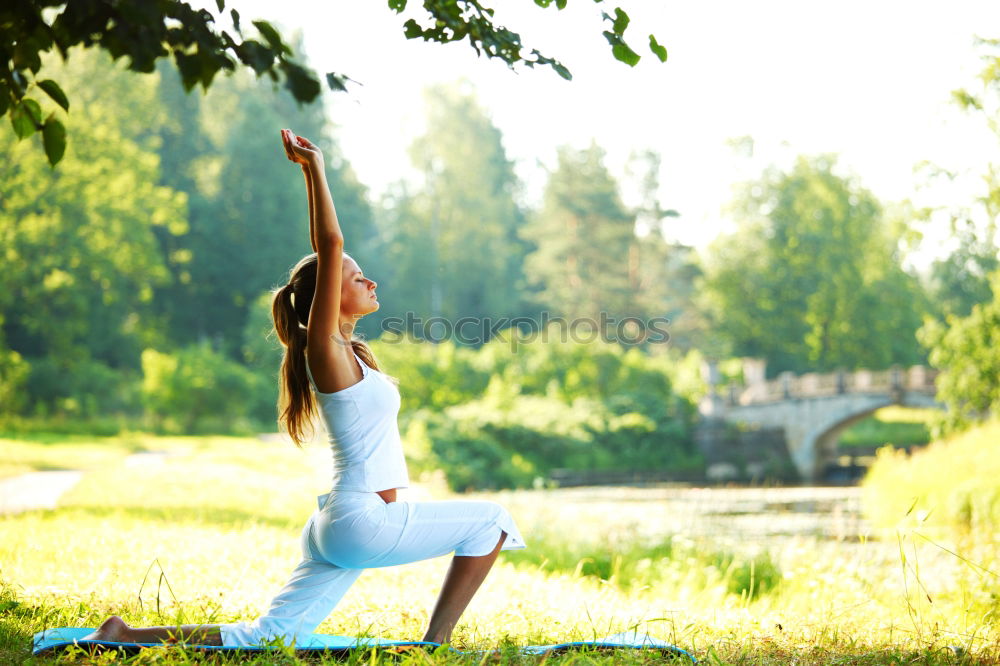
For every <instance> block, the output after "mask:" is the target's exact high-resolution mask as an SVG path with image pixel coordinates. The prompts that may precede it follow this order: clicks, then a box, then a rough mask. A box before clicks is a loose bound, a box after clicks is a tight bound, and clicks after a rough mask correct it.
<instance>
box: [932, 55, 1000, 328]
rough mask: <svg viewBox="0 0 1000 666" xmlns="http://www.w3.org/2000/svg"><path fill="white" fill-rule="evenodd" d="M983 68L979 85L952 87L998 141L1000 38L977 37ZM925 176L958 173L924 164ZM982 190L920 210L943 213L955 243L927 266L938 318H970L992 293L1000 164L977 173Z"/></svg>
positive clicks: (951, 177)
mask: <svg viewBox="0 0 1000 666" xmlns="http://www.w3.org/2000/svg"><path fill="white" fill-rule="evenodd" d="M978 43H979V45H980V46H981V47H982V48H983V50H984V51H985V53H984V56H983V59H984V60H985V61H986V66H985V67H984V68H983V70H982V71H981V72H980V73H979V81H980V83H981V86H980V88H979V89H978V90H974V91H971V90H969V89H968V88H962V89H959V90H955V91H953V93H952V94H953V98H954V101H955V102H956V103H957V104H958V105H959V106H960V107H962V108H963V109H965V110H966V111H967V112H969V113H970V114H974V115H977V116H979V117H980V118H981V119H982V121H983V123H984V124H985V125H986V127H987V128H988V129H989V130H990V131H991V132H992V133H993V136H994V138H995V139H1000V39H979V40H978ZM921 166H922V167H924V168H925V170H926V171H927V172H928V173H929V180H938V181H940V180H942V179H947V180H955V179H956V177H958V174H957V173H955V172H953V171H950V170H948V169H944V168H940V167H936V166H932V165H930V164H927V163H924V164H922V165H921ZM980 178H981V182H982V183H983V184H984V185H985V188H984V191H983V192H982V194H981V195H980V196H978V197H975V198H974V199H973V200H972V201H962V202H960V203H958V204H955V203H953V202H952V203H951V204H950V205H946V206H937V207H931V208H928V209H925V210H923V211H921V215H920V217H921V218H922V220H923V221H925V222H926V221H930V220H932V218H934V217H935V216H939V217H946V218H947V219H948V223H949V225H950V230H951V236H952V237H954V238H957V239H958V247H957V248H955V249H954V250H953V251H952V252H951V254H949V255H948V256H947V257H945V258H943V259H938V260H935V261H934V262H933V264H932V265H931V273H930V279H929V289H930V291H931V294H932V300H933V303H934V305H935V308H936V309H937V316H938V318H939V319H942V320H943V319H944V318H946V317H947V316H948V315H950V314H951V315H956V316H958V317H965V316H968V315H969V314H970V313H971V312H972V307H973V306H974V305H975V304H977V303H987V302H988V301H989V300H990V299H991V297H992V293H991V288H990V280H989V274H990V273H992V272H993V271H995V270H996V269H997V268H1000V260H998V254H1000V247H998V246H997V216H998V215H1000V168H998V167H997V165H995V164H991V165H989V166H988V167H987V170H986V173H984V174H981V176H980Z"/></svg>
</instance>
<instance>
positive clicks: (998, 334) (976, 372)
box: [919, 271, 1000, 437]
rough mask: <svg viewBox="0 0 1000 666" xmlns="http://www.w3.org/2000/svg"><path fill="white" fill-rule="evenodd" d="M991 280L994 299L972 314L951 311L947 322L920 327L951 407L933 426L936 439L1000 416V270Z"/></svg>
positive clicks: (939, 386)
mask: <svg viewBox="0 0 1000 666" xmlns="http://www.w3.org/2000/svg"><path fill="white" fill-rule="evenodd" d="M990 284H991V287H992V291H993V294H994V295H993V299H992V300H991V301H989V302H987V303H980V304H977V305H974V306H973V307H972V312H971V313H970V314H969V316H967V317H962V318H959V317H956V316H954V315H949V316H948V320H947V322H946V325H945V324H942V323H941V322H940V321H937V320H935V319H928V320H927V322H926V323H925V325H924V327H923V328H921V329H920V331H919V337H920V341H921V342H922V343H923V344H924V345H925V346H926V347H927V348H928V349H930V362H931V365H933V366H934V367H936V368H939V369H940V370H941V374H940V375H938V378H937V380H936V386H937V398H938V400H940V401H942V402H944V403H945V404H946V405H947V409H946V410H945V411H944V412H943V413H942V414H941V416H940V418H939V420H938V421H936V422H935V423H934V425H933V434H934V436H935V437H939V436H941V435H948V434H951V433H954V432H956V431H959V430H962V429H964V428H968V427H969V426H970V425H972V424H975V423H976V422H979V421H983V420H985V419H988V418H990V417H992V416H996V415H997V414H1000V383H998V382H997V377H1000V271H995V272H994V273H993V274H992V275H991V276H990Z"/></svg>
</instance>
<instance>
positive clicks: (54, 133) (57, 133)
mask: <svg viewBox="0 0 1000 666" xmlns="http://www.w3.org/2000/svg"><path fill="white" fill-rule="evenodd" d="M42 142H43V143H44V144H45V155H46V157H48V158H49V164H51V165H52V166H55V165H56V164H58V162H59V160H61V159H62V157H63V154H64V153H65V152H66V128H65V127H63V124H62V123H61V122H59V121H58V120H56V119H55V117H54V116H49V117H48V119H47V120H46V121H45V127H43V128H42Z"/></svg>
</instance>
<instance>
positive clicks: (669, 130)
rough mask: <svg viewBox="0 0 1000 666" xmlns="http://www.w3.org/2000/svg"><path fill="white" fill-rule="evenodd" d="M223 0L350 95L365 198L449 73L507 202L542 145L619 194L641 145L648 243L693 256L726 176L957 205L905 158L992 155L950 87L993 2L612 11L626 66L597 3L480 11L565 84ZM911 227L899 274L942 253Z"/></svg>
mask: <svg viewBox="0 0 1000 666" xmlns="http://www.w3.org/2000/svg"><path fill="white" fill-rule="evenodd" d="M212 4H214V3H212ZM228 4H230V5H231V6H236V7H238V8H239V10H240V12H241V14H242V15H243V20H244V22H246V21H247V19H249V18H254V17H258V18H267V19H269V20H272V21H273V22H274V23H275V24H276V25H279V26H280V27H281V28H282V29H284V30H286V31H289V32H293V31H301V32H302V34H303V37H304V40H305V48H306V52H307V55H308V58H309V60H310V63H311V64H312V65H313V66H314V67H315V68H316V69H317V70H319V71H320V72H326V71H336V72H340V73H344V74H347V75H348V76H350V77H351V78H353V79H355V80H357V81H359V82H361V83H362V84H363V85H361V86H352V88H351V91H350V92H349V93H347V94H344V93H337V94H332V93H331V94H329V102H330V109H331V115H332V117H331V120H332V122H333V123H334V124H335V126H336V136H337V138H338V140H339V142H340V145H341V146H342V148H343V150H344V153H345V156H346V157H347V159H348V160H349V161H350V163H351V164H352V166H353V167H354V169H355V170H356V172H357V173H358V175H359V177H360V179H361V181H362V182H363V183H365V184H366V185H367V186H368V187H369V188H370V190H371V193H372V196H373V198H377V197H378V196H379V195H380V194H381V193H383V192H384V191H385V190H386V188H387V186H389V185H390V184H391V183H393V182H394V181H398V180H400V179H408V180H415V179H416V178H417V174H416V173H414V172H413V171H412V168H411V166H410V163H409V157H408V153H407V150H408V147H409V145H410V143H411V142H412V141H413V139H414V138H415V137H416V136H418V135H419V134H420V133H421V132H422V130H423V123H424V99H423V90H424V89H425V88H426V87H427V86H429V85H432V84H436V83H451V82H456V81H458V80H460V79H463V78H464V79H467V80H469V81H471V82H472V83H471V85H472V86H473V87H474V88H475V90H476V93H477V96H478V98H479V100H480V102H481V104H482V105H483V106H484V107H485V108H486V109H487V110H488V112H489V113H490V115H491V117H492V119H493V122H494V123H495V124H496V125H497V126H498V127H499V128H500V130H501V131H502V132H503V137H504V144H505V148H506V150H507V153H508V156H509V157H510V158H512V159H513V160H514V161H515V164H516V169H517V172H518V174H519V176H520V177H521V178H522V179H523V181H524V183H525V203H527V204H529V205H534V204H536V203H537V202H538V200H539V199H540V195H541V192H542V188H543V187H544V183H545V178H546V171H545V169H546V168H551V167H553V166H554V165H555V156H556V148H557V146H560V145H564V144H568V145H571V146H575V147H581V148H582V147H585V146H587V145H589V144H590V142H591V141H596V142H597V143H598V144H599V145H600V146H602V147H603V148H604V149H605V150H606V151H607V153H608V159H607V164H608V166H609V168H610V169H611V170H612V173H614V174H615V175H616V176H617V177H618V178H619V179H620V180H622V181H623V194H624V196H625V197H626V200H628V198H629V197H630V196H632V195H631V192H632V191H633V189H632V188H630V187H629V183H628V180H627V177H626V173H625V164H626V161H627V158H628V156H629V154H630V153H631V152H632V151H636V150H644V149H654V150H656V151H658V152H659V153H660V154H661V155H662V157H663V165H662V169H661V174H660V176H661V178H660V180H661V202H662V204H663V205H665V206H666V207H670V208H675V209H677V210H678V211H679V212H680V213H681V216H680V217H679V218H670V219H669V220H668V226H667V227H666V230H665V232H666V235H667V237H668V238H669V239H670V240H676V241H679V242H683V243H687V244H692V245H696V246H698V247H699V248H704V247H705V246H706V244H707V243H708V242H709V241H710V240H711V239H712V238H713V237H715V236H716V235H717V234H718V233H720V231H724V230H726V229H729V228H731V226H732V221H731V220H728V218H727V215H726V213H725V210H724V207H725V205H726V204H727V203H728V202H729V201H730V200H731V198H732V184H733V183H735V182H739V181H742V180H746V179H749V178H753V177H756V176H757V175H759V174H760V172H761V170H762V169H763V168H764V167H765V166H767V165H768V164H771V163H775V164H779V165H785V164H788V163H789V162H790V160H792V159H794V157H795V156H796V155H799V154H816V153H820V152H833V153H837V154H838V155H839V156H840V159H839V162H838V164H839V166H840V168H841V171H842V172H843V173H845V174H847V173H849V174H853V175H855V176H856V177H857V178H858V179H859V181H860V182H861V184H862V185H863V186H865V187H867V188H869V189H870V190H872V191H873V192H874V193H875V195H876V196H877V197H878V198H879V199H880V200H881V201H883V202H886V203H889V202H893V201H898V200H902V199H905V198H907V197H910V198H915V197H917V200H918V202H921V203H931V202H937V203H943V201H941V198H942V197H956V196H958V197H965V198H968V197H971V196H973V195H974V194H975V190H974V189H972V188H973V187H974V186H975V184H976V183H975V181H976V179H975V178H974V177H973V178H969V179H968V182H969V183H970V185H968V186H961V185H960V186H951V187H950V188H949V189H948V190H938V191H937V193H933V192H925V193H924V194H922V195H918V194H917V187H918V185H919V184H920V183H921V182H923V181H924V178H922V177H920V176H917V175H915V174H914V171H913V167H914V165H915V164H917V163H918V162H921V161H922V160H930V161H931V162H933V163H936V164H939V165H941V166H943V167H946V168H949V169H952V170H968V171H969V173H971V174H976V173H981V172H982V171H983V170H984V168H985V165H986V164H987V162H988V161H989V160H990V159H991V158H992V156H993V155H994V154H995V153H996V149H997V143H996V141H995V139H993V138H992V137H991V136H990V135H989V134H988V132H987V131H986V130H985V127H984V124H983V122H982V121H981V119H978V118H975V117H972V116H968V115H967V114H965V113H964V112H962V111H961V110H959V109H958V108H957V107H956V106H955V105H954V104H953V103H952V102H951V91H952V90H953V89H955V88H958V87H961V86H974V85H975V84H976V75H977V74H978V72H979V71H980V69H981V68H982V60H981V54H982V53H984V52H983V51H982V50H981V49H979V50H977V48H976V47H975V45H974V37H975V36H977V35H978V36H982V37H994V36H1000V3H997V2H990V3H988V2H950V3H947V5H943V4H941V3H939V2H923V1H918V2H914V1H912V0H910V1H907V2H901V1H897V0H892V1H889V0H878V1H877V2H871V1H870V0H869V1H868V2H858V1H854V0H850V1H845V0H841V1H838V2H826V3H818V2H802V1H801V0H799V1H777V0H768V1H756V2H660V1H655V2H654V1H647V2H620V3H617V5H620V6H622V7H623V8H624V9H626V11H628V13H629V15H630V16H631V18H632V24H631V26H630V27H629V29H628V31H627V32H626V38H629V41H630V43H631V44H632V45H633V47H634V48H635V49H636V50H637V51H638V52H639V53H640V54H642V56H643V58H642V61H641V62H640V63H639V64H638V65H637V66H636V67H635V68H629V67H628V66H626V65H624V64H622V63H620V62H618V61H616V60H614V59H613V58H612V56H611V52H610V48H609V47H608V45H607V43H606V41H605V40H604V37H603V36H602V35H601V31H602V30H603V29H605V26H603V25H602V23H601V19H600V12H601V10H602V9H605V10H607V11H609V12H611V11H612V10H613V8H614V7H615V6H616V4H614V3H610V4H609V5H608V6H607V7H605V6H604V5H595V4H594V3H593V2H585V1H584V0H575V1H574V2H570V3H569V5H570V6H569V7H567V9H565V10H562V11H557V10H556V9H555V7H554V6H552V7H550V8H548V9H542V8H539V7H537V6H535V4H534V3H533V2H531V1H530V0H505V1H504V2H495V3H493V6H494V8H495V9H496V19H497V22H498V23H500V24H504V25H507V26H508V27H509V28H511V29H513V30H515V31H518V32H520V33H521V36H522V41H523V43H524V44H525V46H527V47H528V48H529V49H530V48H538V49H539V50H541V51H542V52H543V53H545V54H546V55H549V56H552V57H556V58H557V59H559V60H561V61H562V62H563V63H564V64H565V65H566V66H568V67H569V68H570V70H572V72H573V75H574V78H573V80H572V81H570V82H567V81H564V80H562V79H561V78H560V77H559V76H557V75H556V74H555V73H554V72H552V71H551V70H550V69H548V68H536V69H534V70H532V69H526V68H519V70H518V71H517V72H514V71H511V70H510V69H509V68H508V67H507V66H506V65H505V64H503V63H502V62H500V61H498V60H487V59H485V58H477V57H476V55H475V53H474V52H473V51H472V49H471V48H470V47H469V46H468V45H467V43H455V44H448V45H439V44H426V43H423V42H420V41H416V40H407V39H405V38H404V37H403V34H402V24H403V22H404V21H405V20H406V18H408V17H409V16H415V17H418V20H419V17H420V16H421V13H422V9H421V8H420V6H419V4H420V3H414V2H411V3H410V4H411V7H410V8H408V9H407V11H406V12H405V13H404V14H403V15H396V14H394V13H393V12H392V11H390V10H389V9H388V8H387V5H386V2H384V1H382V0H379V1H370V0H369V1H363V0H330V1H325V2H320V1H318V0H312V1H308V0H283V1H282V2H281V3H273V2H265V1H264V0H240V1H239V2H238V3H235V4H234V3H228ZM649 33H654V34H655V35H656V36H657V38H658V40H659V42H660V43H661V44H664V45H665V46H666V47H667V49H668V50H669V54H670V55H669V59H668V61H667V62H666V63H660V62H659V61H658V60H656V58H655V57H654V56H653V55H652V54H651V53H650V52H649V50H648V47H647V46H646V44H647V41H648V35H649ZM293 129H294V128H293ZM746 135H749V136H751V137H753V139H754V146H755V150H754V155H753V157H750V158H748V157H746V156H741V155H740V154H738V153H737V152H736V151H734V150H733V149H732V148H731V147H730V146H729V144H728V141H729V140H730V139H732V138H735V137H740V136H746ZM921 197H922V198H921ZM925 232H926V233H927V238H926V240H925V242H924V244H923V246H922V247H921V251H920V252H919V253H918V254H917V255H916V256H915V257H914V258H913V264H914V265H916V266H918V267H920V266H922V265H925V264H926V262H927V261H928V260H929V258H931V257H932V256H935V255H936V254H940V253H941V252H943V251H945V249H946V248H947V247H948V244H947V227H946V225H944V224H935V225H931V226H930V227H929V228H926V229H925Z"/></svg>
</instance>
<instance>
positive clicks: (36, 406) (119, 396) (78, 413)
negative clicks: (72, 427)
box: [27, 357, 142, 421]
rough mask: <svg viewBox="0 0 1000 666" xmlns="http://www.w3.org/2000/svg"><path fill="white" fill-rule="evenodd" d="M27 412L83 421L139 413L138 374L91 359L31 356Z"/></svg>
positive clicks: (53, 417) (49, 417)
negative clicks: (68, 359)
mask: <svg viewBox="0 0 1000 666" xmlns="http://www.w3.org/2000/svg"><path fill="white" fill-rule="evenodd" d="M30 364H31V371H30V374H29V376H28V381H27V389H28V400H29V405H28V413H29V414H30V415H31V416H33V417H35V418H38V419H43V420H60V419H67V420H72V419H78V420H81V421H87V420H100V419H107V418H108V417H112V416H113V415H116V414H117V415H122V416H124V415H129V414H132V415H134V414H138V413H139V412H140V411H141V409H142V405H141V402H140V400H139V396H138V393H139V391H138V388H139V386H138V385H139V377H138V375H137V374H136V373H135V372H134V371H130V370H128V369H125V368H111V367H109V366H107V365H105V364H103V363H100V362H98V361H94V360H91V359H87V358H83V359H75V360H71V361H67V360H64V359H58V358H54V357H45V358H38V359H31V361H30Z"/></svg>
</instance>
